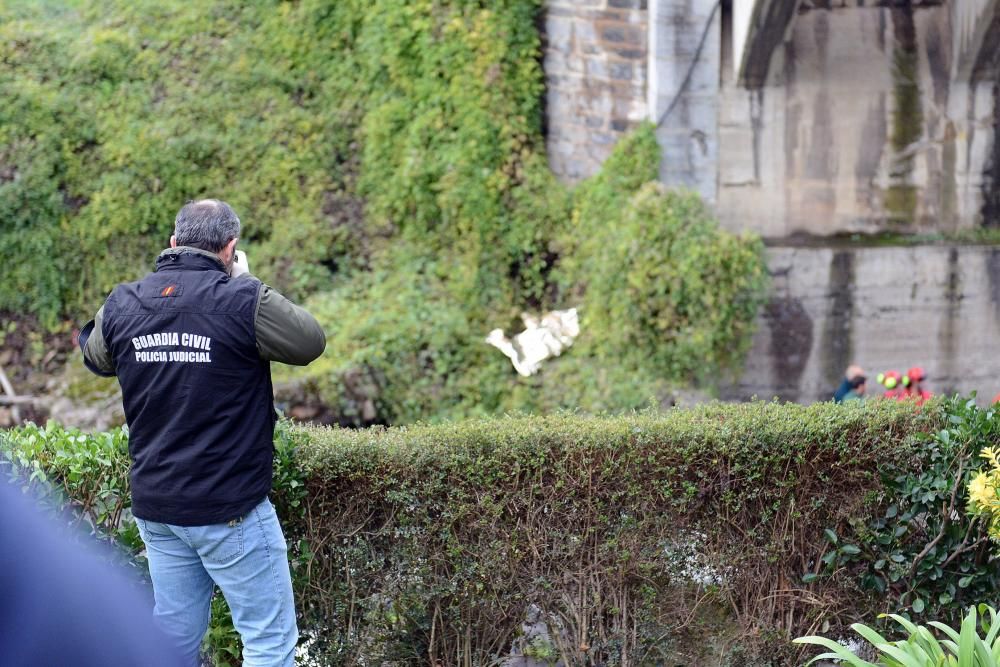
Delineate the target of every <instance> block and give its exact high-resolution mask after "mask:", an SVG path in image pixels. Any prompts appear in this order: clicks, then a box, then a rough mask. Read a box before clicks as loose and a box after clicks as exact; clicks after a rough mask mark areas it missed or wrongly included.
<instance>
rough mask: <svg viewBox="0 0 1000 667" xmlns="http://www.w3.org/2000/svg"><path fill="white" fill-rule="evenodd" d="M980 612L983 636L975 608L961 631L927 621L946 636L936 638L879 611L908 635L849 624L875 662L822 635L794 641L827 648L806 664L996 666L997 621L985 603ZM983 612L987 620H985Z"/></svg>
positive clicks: (999, 648) (999, 658) (999, 646)
mask: <svg viewBox="0 0 1000 667" xmlns="http://www.w3.org/2000/svg"><path fill="white" fill-rule="evenodd" d="M978 612H979V614H982V617H983V620H982V626H983V632H984V633H985V636H983V637H980V636H979V632H978V630H977V625H978V624H979V622H978V615H979V614H977V610H976V608H975V607H970V608H969V613H968V615H967V616H966V617H965V619H964V620H963V621H962V626H961V630H960V631H959V632H956V631H955V630H954V629H953V628H951V627H949V626H947V625H945V624H944V623H939V622H937V621H931V622H930V625H931V626H933V627H934V628H937V629H938V630H940V631H941V632H942V633H943V634H944V635H946V636H947V637H948V639H943V640H939V639H937V638H936V637H935V636H934V634H933V633H931V631H930V630H928V629H927V628H926V627H924V626H923V625H914V624H913V623H911V622H910V621H909V620H908V619H906V618H904V617H902V616H898V615H896V614H883V616H887V617H888V618H891V619H892V620H894V621H896V623H898V624H899V625H900V626H902V627H903V629H905V630H906V631H907V632H908V633H909V636H908V637H907V638H906V639H904V640H902V641H895V642H889V641H887V640H886V639H885V637H883V636H882V635H880V634H879V633H878V632H876V631H875V630H873V629H872V628H869V627H868V626H866V625H863V624H861V623H855V624H853V625H852V626H851V628H853V629H854V631H855V632H857V633H858V634H859V635H861V636H862V637H864V638H865V639H866V640H868V641H869V642H871V643H872V645H874V647H875V649H876V650H877V651H878V653H879V662H878V664H875V663H871V662H868V661H867V660H862V659H861V658H859V657H858V656H857V655H856V654H855V653H854V652H852V651H849V650H848V649H846V648H845V647H844V646H843V645H841V644H838V643H837V642H834V641H831V640H829V639H826V638H824V637H815V636H810V637H799V638H797V639H795V640H794V641H795V643H797V644H817V645H819V646H824V647H826V648H828V649H830V651H829V652H828V653H822V654H820V655H818V656H816V657H815V658H813V659H812V660H810V661H809V663H808V664H810V665H811V664H812V663H814V662H816V661H818V660H825V659H828V658H831V659H835V660H842V661H844V663H846V664H848V665H852V667H879V665H884V666H885V667H997V666H998V665H1000V639H998V638H997V634H998V633H1000V623H997V620H998V619H997V612H996V609H994V608H993V607H990V606H988V605H985V604H984V605H979V609H978ZM987 613H988V614H989V620H987V619H986V615H987Z"/></svg>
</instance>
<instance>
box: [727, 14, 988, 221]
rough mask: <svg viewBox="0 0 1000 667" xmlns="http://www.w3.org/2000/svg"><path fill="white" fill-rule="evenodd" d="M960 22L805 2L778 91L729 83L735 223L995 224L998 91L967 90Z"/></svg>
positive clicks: (730, 215)
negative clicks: (958, 60)
mask: <svg viewBox="0 0 1000 667" xmlns="http://www.w3.org/2000/svg"><path fill="white" fill-rule="evenodd" d="M830 5H833V6H830ZM827 6H830V8H827ZM952 13H953V12H952V8H951V7H950V6H949V5H947V4H945V3H942V2H924V3H919V4H918V3H914V6H912V7H887V6H870V5H868V4H866V5H865V6H857V5H855V4H852V3H850V2H847V3H821V2H803V3H802V5H801V7H800V11H799V13H798V15H797V16H796V17H795V19H794V22H793V24H792V26H791V29H790V31H789V37H788V40H787V41H786V42H785V43H783V45H782V46H781V47H780V48H779V49H778V50H777V51H776V53H775V55H774V58H773V59H772V62H771V71H770V74H769V78H768V80H767V83H766V85H764V86H762V87H761V88H759V89H757V90H747V89H745V88H743V87H741V86H739V85H737V84H736V83H735V82H733V81H731V80H730V81H726V79H725V78H724V79H723V91H722V97H721V100H720V106H721V108H720V112H719V117H720V150H719V198H718V207H717V210H718V213H719V216H720V218H721V219H722V220H723V222H724V224H726V225H727V226H728V227H730V228H733V229H746V228H750V229H755V230H757V231H760V232H761V233H762V234H764V235H765V236H767V237H772V238H781V237H785V236H789V235H793V234H796V233H802V232H804V233H810V234H817V235H829V234H834V233H842V232H885V231H894V232H920V231H952V230H955V229H959V228H969V227H975V226H980V225H982V224H984V222H986V223H988V222H989V221H988V220H984V215H983V207H984V203H985V201H986V199H987V195H988V191H989V187H990V184H989V183H987V182H986V177H985V171H986V165H987V159H988V156H989V155H990V151H991V150H992V148H993V145H994V141H993V139H994V134H995V127H996V121H995V118H994V106H995V105H994V95H993V82H992V81H963V80H955V79H953V77H952V74H953V69H954V67H953V62H952V59H953V53H954V51H955V49H954V48H953V44H952V39H953V32H955V31H953V27H952ZM959 32H960V31H959ZM723 72H724V73H725V72H726V64H725V63H724V69H723Z"/></svg>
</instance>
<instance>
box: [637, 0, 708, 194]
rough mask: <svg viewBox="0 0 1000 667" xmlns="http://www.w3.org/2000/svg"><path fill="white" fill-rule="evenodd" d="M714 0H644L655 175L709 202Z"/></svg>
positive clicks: (668, 183) (648, 90) (648, 89)
mask: <svg viewBox="0 0 1000 667" xmlns="http://www.w3.org/2000/svg"><path fill="white" fill-rule="evenodd" d="M719 4H720V3H719V2H718V0H650V2H649V84H648V87H647V92H648V107H649V111H650V118H651V119H652V120H653V122H654V123H657V124H658V125H657V130H656V137H657V139H658V140H659V142H660V148H661V151H662V156H663V159H662V162H661V164H660V180H661V181H662V182H664V183H666V184H667V185H675V186H683V187H687V188H691V189H693V190H695V191H697V192H698V193H699V194H701V196H702V197H704V198H705V200H706V201H708V202H710V203H711V204H713V205H714V204H715V201H716V193H717V166H718V152H719V136H718V96H719V57H720V27H721V16H722V12H721V9H720V7H719Z"/></svg>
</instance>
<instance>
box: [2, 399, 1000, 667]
mask: <svg viewBox="0 0 1000 667" xmlns="http://www.w3.org/2000/svg"><path fill="white" fill-rule="evenodd" d="M997 421H998V419H997V416H996V414H995V413H994V412H993V410H992V409H985V410H984V409H980V408H977V407H976V406H975V404H974V402H971V401H968V400H959V399H954V400H949V401H933V402H931V403H928V404H926V405H925V406H923V408H921V409H915V407H914V406H912V405H910V404H905V403H896V402H891V401H871V402H868V403H867V404H857V405H849V406H839V405H834V404H830V403H825V404H817V405H813V406H810V407H803V406H798V405H790V404H789V405H779V404H777V403H752V404H744V405H709V406H703V407H701V408H698V409H694V410H679V409H674V410H671V411H670V412H669V413H666V414H663V413H656V412H647V413H643V414H634V415H629V416H621V417H602V418H597V417H584V416H580V415H570V414H562V415H556V416H550V417H506V418H503V419H495V418H494V419H482V420H473V421H466V422H459V423H445V424H440V425H416V426H408V427H399V428H390V429H383V428H375V429H369V430H343V429H327V428H318V427H293V426H290V425H289V424H288V423H287V422H282V423H281V424H280V426H279V429H278V432H277V437H276V447H277V450H276V451H277V456H276V462H275V478H274V495H275V503H276V505H277V506H278V508H279V513H280V515H281V517H282V522H283V525H284V527H285V532H286V536H287V538H288V542H289V546H290V553H291V556H290V557H291V559H292V567H293V573H294V574H293V576H294V577H295V590H296V593H297V595H298V605H299V610H300V612H301V615H302V618H301V621H302V623H301V627H302V629H303V634H304V636H306V637H309V638H311V639H313V640H314V642H315V643H314V644H313V650H314V652H315V654H316V655H320V654H322V655H324V656H325V660H327V661H328V662H329V663H331V664H345V663H351V662H352V661H353V662H357V661H365V662H381V661H398V660H407V659H417V660H424V659H428V657H429V658H430V659H434V658H435V657H437V658H438V659H440V660H441V661H442V662H443V663H445V664H450V663H451V662H452V656H455V655H458V654H464V655H467V656H470V659H471V660H473V661H487V660H489V659H491V658H492V657H495V656H497V655H503V654H504V653H505V652H506V651H508V650H509V649H510V646H511V644H512V642H514V641H515V639H516V638H517V637H518V635H519V633H520V632H521V625H522V623H524V621H525V619H526V618H528V617H529V616H530V615H532V614H534V613H536V612H533V611H532V610H537V613H538V614H539V618H540V619H541V621H542V622H544V623H545V624H546V625H547V627H548V629H549V633H550V641H551V644H552V645H551V646H550V647H549V646H548V645H543V644H542V643H539V641H535V642H534V643H533V644H532V645H531V647H527V648H530V650H532V651H535V650H536V649H537V650H538V651H542V652H543V653H545V652H548V651H549V650H550V649H551V650H552V651H555V653H556V654H558V655H559V656H560V658H561V659H563V660H564V661H566V663H567V664H582V663H584V662H588V663H600V664H620V663H624V662H637V663H642V662H643V661H645V662H654V663H655V662H664V663H665V664H678V663H680V664H734V665H735V664H754V665H761V666H762V667H763V666H764V665H783V664H790V663H791V662H792V661H794V660H795V654H794V652H793V649H792V648H791V645H790V644H788V643H787V638H788V637H794V636H796V635H798V634H803V633H804V632H805V631H807V630H809V629H811V628H816V627H820V626H821V625H823V626H825V627H828V628H829V631H830V632H836V631H837V630H838V629H839V628H842V627H846V623H848V622H853V621H865V620H866V619H874V618H875V616H876V615H877V614H878V613H879V612H881V611H884V609H885V606H886V605H887V604H896V605H901V606H903V607H905V609H904V611H903V612H902V613H903V614H904V615H905V616H908V617H914V616H920V615H925V616H929V615H930V614H931V613H933V614H934V615H935V617H936V618H938V619H940V620H943V621H946V622H951V623H956V622H959V620H960V618H961V615H962V614H963V613H964V612H963V609H966V608H967V606H968V604H969V603H970V602H969V601H970V599H973V600H974V599H975V596H978V597H979V598H980V599H987V598H988V596H990V595H991V594H992V591H995V590H996V586H997V582H996V580H995V575H994V574H992V572H993V571H994V570H995V567H994V562H993V555H992V551H991V550H990V548H989V542H988V538H987V536H986V532H985V525H984V523H983V522H982V521H980V520H978V519H973V518H972V517H969V516H967V515H965V514H963V513H962V512H961V511H957V512H954V513H952V512H951V509H952V508H953V507H954V505H953V504H952V503H953V501H952V498H953V496H954V498H955V499H956V500H955V501H954V502H958V500H960V499H961V496H960V495H959V492H956V491H955V487H956V485H957V486H958V488H959V489H960V490H961V489H964V488H965V486H964V482H963V481H962V479H963V478H966V479H967V473H968V471H972V470H974V469H975V467H976V466H975V461H976V459H975V458H974V456H975V453H976V452H978V451H979V450H980V449H982V447H984V446H986V447H995V446H997V445H998V444H1000V442H998V441H1000V435H998V432H997ZM0 449H2V451H3V452H4V457H5V459H6V460H7V461H9V462H12V463H13V464H15V465H16V466H17V467H18V468H20V469H22V470H24V471H26V472H27V474H29V475H31V474H32V473H33V474H34V475H35V477H36V479H37V478H40V477H44V478H45V479H48V480H50V483H52V484H54V485H56V486H58V487H61V488H64V489H65V491H66V494H65V496H64V497H65V499H66V500H67V501H68V502H70V503H71V504H73V505H75V506H76V507H78V508H79V509H80V510H81V511H82V512H84V513H85V514H86V515H88V516H89V517H90V518H89V519H88V520H87V521H88V522H90V523H93V525H95V526H97V527H98V529H99V532H101V533H103V534H107V535H114V536H117V537H118V538H119V539H122V540H123V541H124V542H125V544H126V545H127V548H129V549H135V548H137V547H138V543H137V542H136V541H135V535H134V526H133V524H132V522H131V520H130V518H129V514H128V511H127V506H128V497H127V479H128V478H127V474H126V466H127V455H126V453H125V438H124V436H123V435H122V434H121V433H119V432H114V433H112V434H95V435H93V436H86V435H83V434H79V433H76V432H73V431H64V430H62V429H60V428H58V427H56V426H53V425H50V426H48V427H46V428H45V429H40V428H38V427H34V426H29V427H25V428H22V429H16V430H13V431H10V432H7V433H4V434H3V435H2V441H0ZM963 462H964V463H963ZM887 517H888V518H887ZM944 517H948V520H947V522H945V520H944ZM130 535H131V537H129V536H130ZM128 545H131V546H128ZM939 549H940V551H939ZM831 554H832V555H831ZM880 561H884V562H880ZM804 572H806V573H809V574H808V575H807V576H806V577H804V578H803V576H802V573H804ZM876 575H877V576H882V577H884V586H885V588H884V589H881V588H879V587H878V585H877V584H876V583H874V581H875V580H874V579H873V577H875V576H876ZM952 591H953V592H952ZM945 593H947V595H943V594H945ZM918 598H919V599H922V600H924V605H925V608H924V609H923V611H921V610H918V609H917V608H916V606H917V605H916V603H915V601H916V599H918ZM218 611H219V612H220V613H222V611H224V610H222V609H220V610H218ZM212 627H213V629H212V633H211V635H210V637H211V639H212V641H214V642H215V644H213V646H212V652H213V654H214V655H216V656H219V657H224V656H225V655H226V654H227V653H232V652H233V651H238V645H237V644H235V643H234V642H235V635H234V634H233V632H232V629H231V627H228V626H227V625H225V624H224V623H219V622H215V623H214V624H213V626H212ZM826 631H827V630H825V629H824V632H826ZM706 636H712V637H716V638H718V642H716V643H715V644H712V643H710V642H709V643H706V642H705V641H704V637H706ZM713 646H714V648H713ZM725 646H728V647H729V648H727V649H722V648H720V647H725ZM672 661H673V662H672Z"/></svg>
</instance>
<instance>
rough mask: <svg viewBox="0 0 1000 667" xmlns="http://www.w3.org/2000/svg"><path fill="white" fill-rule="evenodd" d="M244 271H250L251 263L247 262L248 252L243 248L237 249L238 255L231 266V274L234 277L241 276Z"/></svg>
mask: <svg viewBox="0 0 1000 667" xmlns="http://www.w3.org/2000/svg"><path fill="white" fill-rule="evenodd" d="M244 273H250V265H249V264H247V254H246V253H245V252H243V251H242V250H237V251H236V257H234V258H233V265H232V266H231V267H229V275H230V276H232V277H233V278H239V277H240V276H242V275H243V274H244Z"/></svg>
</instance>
